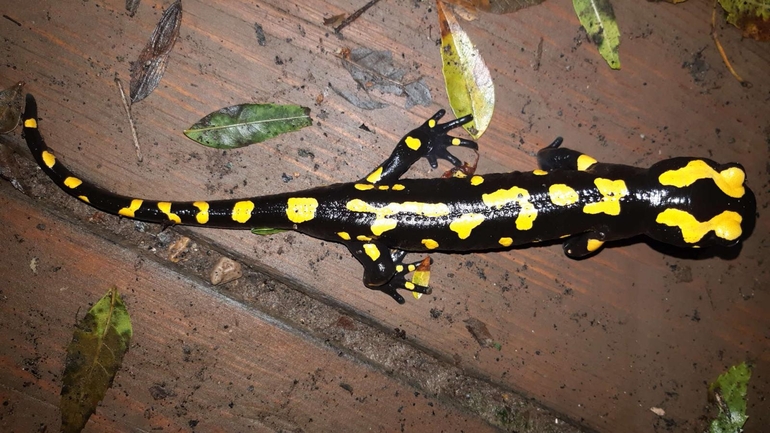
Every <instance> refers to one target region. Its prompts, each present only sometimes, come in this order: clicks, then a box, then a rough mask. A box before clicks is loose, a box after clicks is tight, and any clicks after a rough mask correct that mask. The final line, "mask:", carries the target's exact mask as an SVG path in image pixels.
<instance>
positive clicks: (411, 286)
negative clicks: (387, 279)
mask: <svg viewBox="0 0 770 433" xmlns="http://www.w3.org/2000/svg"><path fill="white" fill-rule="evenodd" d="M404 288H405V289H407V290H414V288H415V285H414V283H413V282H411V281H407V282H405V283H404Z"/></svg>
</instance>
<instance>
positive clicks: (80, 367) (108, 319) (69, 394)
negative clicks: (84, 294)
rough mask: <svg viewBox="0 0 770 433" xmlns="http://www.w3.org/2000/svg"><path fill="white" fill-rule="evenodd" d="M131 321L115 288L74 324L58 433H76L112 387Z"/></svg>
mask: <svg viewBox="0 0 770 433" xmlns="http://www.w3.org/2000/svg"><path fill="white" fill-rule="evenodd" d="M132 333H133V331H132V329H131V319H130V318H129V316H128V310H126V306H125V304H123V301H122V300H121V299H120V296H119V295H118V290H117V289H116V288H112V289H110V290H109V291H108V292H107V294H106V295H104V297H102V299H100V300H99V302H97V303H96V304H95V305H94V306H93V307H92V308H91V309H90V310H89V311H88V314H86V316H85V317H84V318H83V320H81V321H80V323H78V324H77V326H76V327H75V332H74V333H73V336H72V342H70V344H69V346H68V347H67V361H66V363H65V366H64V377H63V379H62V382H63V383H62V390H61V402H60V409H61V420H62V427H61V431H62V432H79V431H81V430H82V429H83V427H84V426H85V425H86V422H88V418H89V417H90V416H91V415H92V414H93V413H94V411H95V410H96V405H97V404H99V402H100V401H101V400H102V399H103V398H104V394H105V393H106V392H107V390H108V389H109V388H110V386H111V385H112V380H113V379H114V378H115V373H117V372H118V369H120V364H121V363H122V362H123V355H125V354H126V352H128V345H129V342H130V341H131V335H132Z"/></svg>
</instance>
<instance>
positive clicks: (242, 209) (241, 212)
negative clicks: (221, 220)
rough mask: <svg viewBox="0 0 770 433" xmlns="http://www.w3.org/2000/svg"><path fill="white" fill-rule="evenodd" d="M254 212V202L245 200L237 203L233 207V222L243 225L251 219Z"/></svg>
mask: <svg viewBox="0 0 770 433" xmlns="http://www.w3.org/2000/svg"><path fill="white" fill-rule="evenodd" d="M253 210H254V202H252V201H251V200H243V201H239V202H236V203H235V205H233V211H232V217H233V221H235V222H239V223H241V224H243V223H245V222H246V221H248V220H249V219H251V212H252V211H253Z"/></svg>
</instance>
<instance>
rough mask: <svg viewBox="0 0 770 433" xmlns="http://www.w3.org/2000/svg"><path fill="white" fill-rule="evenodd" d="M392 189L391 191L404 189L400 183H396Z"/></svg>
mask: <svg viewBox="0 0 770 433" xmlns="http://www.w3.org/2000/svg"><path fill="white" fill-rule="evenodd" d="M392 188H393V191H403V190H404V188H406V187H405V186H404V185H401V184H400V183H397V184H394V185H393V187H392Z"/></svg>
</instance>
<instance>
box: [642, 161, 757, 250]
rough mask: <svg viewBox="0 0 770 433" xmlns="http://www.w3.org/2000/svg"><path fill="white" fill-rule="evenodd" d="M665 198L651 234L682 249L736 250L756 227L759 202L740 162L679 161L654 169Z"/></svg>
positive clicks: (657, 183)
mask: <svg viewBox="0 0 770 433" xmlns="http://www.w3.org/2000/svg"><path fill="white" fill-rule="evenodd" d="M650 176H651V178H650V182H651V183H652V184H656V186H657V188H659V189H660V191H661V194H660V196H661V197H665V198H664V199H663V200H662V201H661V203H659V204H657V206H656V212H657V213H656V215H655V222H654V223H653V224H652V225H651V226H650V227H649V230H648V232H647V234H648V235H649V236H650V237H652V238H654V239H657V240H659V241H662V242H666V243H668V244H673V245H677V246H689V247H696V248H698V247H707V246H714V245H722V246H731V245H735V244H737V243H738V242H739V241H740V240H741V239H744V238H745V237H746V236H748V235H749V234H750V233H751V231H752V230H753V228H754V224H755V220H756V209H757V203H756V199H755V198H754V193H753V192H752V191H751V190H750V189H749V188H748V187H747V186H746V172H745V170H744V169H743V167H742V166H741V165H740V164H736V163H729V164H717V163H715V162H714V161H711V160H708V159H703V158H673V159H668V160H665V161H661V162H659V163H657V164H655V165H653V166H652V167H651V168H650Z"/></svg>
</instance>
